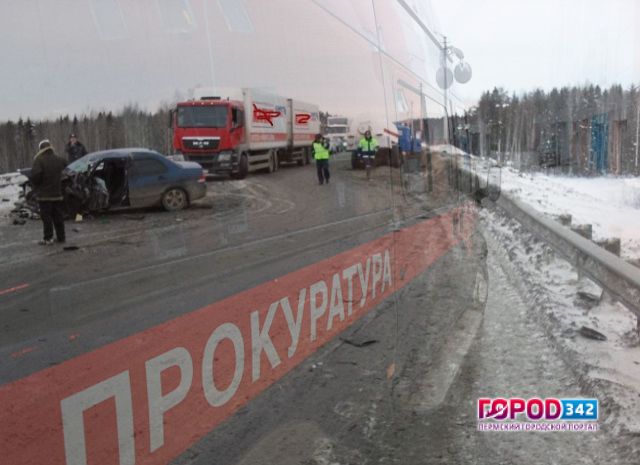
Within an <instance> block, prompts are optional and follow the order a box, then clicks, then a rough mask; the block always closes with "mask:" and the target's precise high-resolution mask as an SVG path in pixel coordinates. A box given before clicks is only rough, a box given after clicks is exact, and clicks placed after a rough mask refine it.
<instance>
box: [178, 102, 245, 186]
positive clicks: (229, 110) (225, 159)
mask: <svg viewBox="0 0 640 465" xmlns="http://www.w3.org/2000/svg"><path fill="white" fill-rule="evenodd" d="M172 128H173V148H174V149H175V150H176V151H177V152H179V153H181V154H182V155H183V156H184V159H185V160H187V161H195V162H197V163H199V164H200V165H201V166H202V167H203V168H205V169H207V170H208V171H211V172H218V173H228V174H233V173H237V172H238V171H239V156H238V148H239V147H240V146H242V144H244V143H245V117H244V105H243V103H242V102H239V101H234V100H222V99H220V97H203V98H202V99H200V100H192V101H188V102H181V103H178V105H177V106H176V108H175V110H174V111H173V112H172Z"/></svg>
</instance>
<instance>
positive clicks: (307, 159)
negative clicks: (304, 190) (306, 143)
mask: <svg viewBox="0 0 640 465" xmlns="http://www.w3.org/2000/svg"><path fill="white" fill-rule="evenodd" d="M309 152H311V150H310V149H306V150H305V151H304V164H305V165H308V164H309V163H311V154H310V153H309Z"/></svg>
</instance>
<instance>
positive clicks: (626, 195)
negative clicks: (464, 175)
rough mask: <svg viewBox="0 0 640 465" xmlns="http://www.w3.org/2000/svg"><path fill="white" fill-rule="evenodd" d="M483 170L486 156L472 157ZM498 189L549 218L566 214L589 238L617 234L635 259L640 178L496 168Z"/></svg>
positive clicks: (638, 254)
mask: <svg viewBox="0 0 640 465" xmlns="http://www.w3.org/2000/svg"><path fill="white" fill-rule="evenodd" d="M430 148H431V150H432V151H437V152H446V153H448V154H453V155H466V153H465V152H463V151H462V150H460V149H458V148H456V147H454V146H452V145H433V146H431V147H430ZM472 158H473V159H474V162H475V164H476V166H478V167H480V166H483V167H484V169H483V170H481V172H486V167H487V166H488V163H489V159H481V158H479V157H475V156H473V157H472ZM501 179H502V180H501V188H502V192H504V193H506V194H507V195H509V196H510V197H512V198H517V199H518V200H520V201H523V202H525V203H528V204H529V205H530V206H531V207H532V208H534V209H536V210H537V211H539V212H540V213H543V214H545V215H548V216H550V217H556V216H558V215H561V214H570V215H571V216H572V224H573V225H578V224H591V225H592V227H593V239H594V240H601V239H608V238H614V237H618V238H620V241H621V249H622V250H621V256H622V258H625V259H627V260H634V261H640V178H638V177H635V178H633V177H615V176H601V177H591V178H586V177H576V176H556V175H553V174H545V173H528V172H522V173H521V172H519V171H518V170H516V169H514V168H511V167H503V168H502V170H501Z"/></svg>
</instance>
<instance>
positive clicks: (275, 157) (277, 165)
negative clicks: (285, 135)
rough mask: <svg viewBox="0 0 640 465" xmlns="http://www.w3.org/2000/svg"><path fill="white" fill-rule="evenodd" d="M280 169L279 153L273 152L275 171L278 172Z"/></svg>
mask: <svg viewBox="0 0 640 465" xmlns="http://www.w3.org/2000/svg"><path fill="white" fill-rule="evenodd" d="M279 169H280V156H279V155H278V152H277V151H276V152H273V171H278V170H279Z"/></svg>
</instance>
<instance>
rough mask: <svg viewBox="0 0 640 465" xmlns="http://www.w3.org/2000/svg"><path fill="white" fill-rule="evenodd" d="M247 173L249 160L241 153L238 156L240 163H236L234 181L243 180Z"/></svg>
mask: <svg viewBox="0 0 640 465" xmlns="http://www.w3.org/2000/svg"><path fill="white" fill-rule="evenodd" d="M247 173H249V159H248V158H247V155H246V154H245V153H243V154H242V155H240V162H239V163H238V172H237V173H236V174H235V175H234V177H235V178H236V179H244V178H246V177H247Z"/></svg>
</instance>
